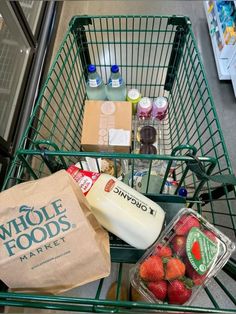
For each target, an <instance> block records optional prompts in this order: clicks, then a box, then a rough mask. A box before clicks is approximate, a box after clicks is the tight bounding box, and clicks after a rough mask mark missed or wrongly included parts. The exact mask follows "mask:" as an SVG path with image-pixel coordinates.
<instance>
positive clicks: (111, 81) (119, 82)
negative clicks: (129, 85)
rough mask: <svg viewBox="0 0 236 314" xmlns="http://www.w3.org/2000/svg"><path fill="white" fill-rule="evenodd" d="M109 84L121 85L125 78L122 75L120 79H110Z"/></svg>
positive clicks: (113, 85)
mask: <svg viewBox="0 0 236 314" xmlns="http://www.w3.org/2000/svg"><path fill="white" fill-rule="evenodd" d="M108 84H109V85H111V86H112V87H120V86H121V85H122V84H123V79H122V77H120V78H118V79H109V82H108Z"/></svg>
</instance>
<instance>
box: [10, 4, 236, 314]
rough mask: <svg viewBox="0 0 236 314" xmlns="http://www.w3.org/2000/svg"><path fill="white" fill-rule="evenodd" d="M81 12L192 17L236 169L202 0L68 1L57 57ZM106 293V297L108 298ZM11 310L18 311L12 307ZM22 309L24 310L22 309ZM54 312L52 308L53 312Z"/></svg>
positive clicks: (228, 111) (234, 104)
mask: <svg viewBox="0 0 236 314" xmlns="http://www.w3.org/2000/svg"><path fill="white" fill-rule="evenodd" d="M77 14H78V15H81V14H89V15H93V14H94V15H105V14H157V15H161V14H163V15H169V14H176V15H186V16H189V17H190V19H191V21H192V26H193V31H194V33H195V36H196V39H197V43H198V47H199V50H200V53H201V55H202V59H203V63H204V65H205V69H206V75H207V78H208V81H209V85H210V88H211V90H212V94H213V98H214V100H215V104H216V109H217V113H218V116H219V119H220V123H221V126H222V129H223V134H224V137H225V141H226V145H227V148H228V151H229V155H230V157H231V160H232V165H233V168H234V170H235V171H236V145H235V144H236V140H235V135H234V134H235V131H234V127H235V121H236V99H235V97H234V94H233V89H232V86H231V84H230V82H219V80H218V78H217V73H216V67H215V62H214V58H213V52H212V48H211V44H210V38H209V35H208V29H207V24H206V19H205V13H204V10H203V4H202V1H154V0H145V1H132V0H129V1H111V0H110V1H65V2H64V4H63V9H62V13H61V19H60V22H59V28H58V32H57V36H56V42H55V46H54V53H53V55H54V56H55V53H56V51H57V50H58V47H59V45H60V42H61V40H62V38H63V36H64V34H65V32H66V29H67V26H68V23H69V21H70V19H71V17H72V16H74V15H77ZM116 271H117V270H115V269H114V272H113V274H112V278H113V279H112V278H111V279H110V280H109V281H108V282H107V284H106V285H105V286H106V289H107V288H108V286H109V282H112V280H114V278H115V277H114V276H115V274H116ZM221 279H222V282H227V287H230V286H231V288H230V289H231V291H232V292H231V293H232V294H233V295H236V291H235V283H234V282H233V281H232V279H231V278H229V277H228V276H224V275H222V278H221ZM96 285H97V284H96V283H92V284H90V285H86V286H85V287H83V288H79V289H74V290H73V291H72V292H70V293H69V295H73V296H78V295H79V296H88V294H89V295H91V294H92V293H94V291H95V286H96ZM212 285H213V286H212V289H211V290H213V291H214V296H215V298H216V299H217V301H218V302H219V304H220V305H224V306H225V307H230V306H232V305H231V304H229V303H227V304H225V299H224V296H223V295H222V294H221V292H220V291H218V290H217V289H215V288H214V284H212ZM105 292H106V291H103V293H104V297H105ZM195 304H196V305H199V304H203V305H204V306H208V305H209V306H210V300H209V299H208V298H207V296H206V293H205V292H204V291H203V292H202V293H201V294H200V295H199V297H198V298H197V299H196V302H195ZM10 312H11V313H12V312H14V309H11V310H10ZM20 312H21V310H20ZM24 312H25V313H26V312H27V313H31V312H32V311H31V310H30V309H28V310H27V309H25V311H24ZM52 312H54V311H48V313H52Z"/></svg>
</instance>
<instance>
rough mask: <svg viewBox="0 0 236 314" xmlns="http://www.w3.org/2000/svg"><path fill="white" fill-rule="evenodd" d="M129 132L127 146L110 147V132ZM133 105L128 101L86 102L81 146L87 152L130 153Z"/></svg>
mask: <svg viewBox="0 0 236 314" xmlns="http://www.w3.org/2000/svg"><path fill="white" fill-rule="evenodd" d="M110 129H116V130H119V129H122V130H125V131H129V140H128V143H127V144H126V145H124V144H121V145H109V130H110ZM131 132H132V104H131V103H130V102H127V101H105V100H86V101H85V109H84V119H83V129H82V139H81V144H82V147H83V149H84V150H85V151H100V152H123V153H129V152H130V148H131V134H132V133H131Z"/></svg>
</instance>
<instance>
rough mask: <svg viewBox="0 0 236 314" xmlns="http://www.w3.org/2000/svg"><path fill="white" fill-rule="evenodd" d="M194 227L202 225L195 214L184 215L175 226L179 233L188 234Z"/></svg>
mask: <svg viewBox="0 0 236 314" xmlns="http://www.w3.org/2000/svg"><path fill="white" fill-rule="evenodd" d="M193 227H197V228H199V227H200V223H199V221H198V219H197V218H196V217H194V216H193V215H183V216H182V217H180V219H179V220H178V221H177V223H176V225H175V226H174V230H175V232H176V234H177V235H186V234H187V233H188V232H189V230H190V229H192V228H193Z"/></svg>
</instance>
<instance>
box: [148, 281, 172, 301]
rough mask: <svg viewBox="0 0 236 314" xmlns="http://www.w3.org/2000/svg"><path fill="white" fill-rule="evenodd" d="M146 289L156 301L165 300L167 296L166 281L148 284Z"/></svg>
mask: <svg viewBox="0 0 236 314" xmlns="http://www.w3.org/2000/svg"><path fill="white" fill-rule="evenodd" d="M147 288H148V290H150V291H151V292H152V294H153V295H154V296H155V297H156V298H157V299H158V300H160V301H164V300H165V298H166V296H167V281H165V280H161V281H157V282H149V283H148V284H147Z"/></svg>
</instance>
